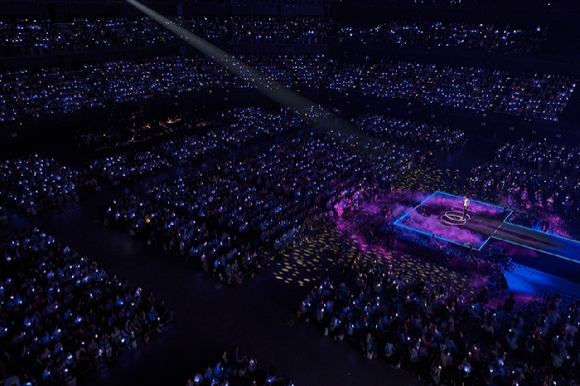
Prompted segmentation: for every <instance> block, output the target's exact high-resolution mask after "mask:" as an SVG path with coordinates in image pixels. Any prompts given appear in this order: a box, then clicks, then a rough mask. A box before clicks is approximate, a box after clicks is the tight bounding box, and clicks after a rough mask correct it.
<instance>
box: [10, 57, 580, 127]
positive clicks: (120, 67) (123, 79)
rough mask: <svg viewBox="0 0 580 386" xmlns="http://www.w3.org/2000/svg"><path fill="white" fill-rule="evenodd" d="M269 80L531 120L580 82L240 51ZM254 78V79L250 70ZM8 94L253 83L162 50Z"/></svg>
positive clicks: (57, 99) (22, 73) (558, 107)
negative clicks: (148, 56)
mask: <svg viewBox="0 0 580 386" xmlns="http://www.w3.org/2000/svg"><path fill="white" fill-rule="evenodd" d="M239 58H240V59H242V60H246V61H247V62H248V63H249V64H250V65H251V66H253V67H255V68H256V69H257V70H258V71H261V72H263V73H264V74H265V75H266V77H267V78H268V79H272V80H276V81H278V82H279V83H281V84H282V85H284V86H285V87H289V88H294V89H298V90H300V89H302V88H306V87H311V88H315V89H328V90H332V91H336V92H340V93H347V94H348V93H353V94H362V95H367V96H372V97H377V98H393V99H403V100H409V101H417V102H419V103H422V104H425V105H433V104H434V105H441V106H450V107H455V108H460V109H467V110H475V111H479V112H497V113H505V114H510V115H516V116H523V117H525V118H527V119H532V118H533V119H544V120H552V121H557V120H558V119H559V116H560V115H561V113H562V112H563V110H564V108H565V107H566V104H567V102H568V100H569V99H570V97H571V95H572V93H573V91H574V88H575V86H576V83H575V82H576V81H575V80H574V79H572V78H570V77H563V76H554V75H544V76H539V75H536V74H532V75H525V74H523V75H521V76H518V77H516V78H513V79H512V78H510V77H509V74H508V73H507V72H506V71H499V70H493V71H492V70H484V69H478V68H473V67H450V66H443V67H440V66H436V65H434V64H424V63H415V62H403V61H390V60H388V61H380V62H378V63H374V64H363V63H358V64H351V63H347V62H339V61H334V60H329V59H328V58H327V57H326V56H324V55H305V56H295V55H293V56H289V55H259V56H258V55H248V56H244V55H240V57H239ZM245 77H246V78H251V77H252V74H250V73H248V74H247V76H245ZM0 80H1V81H2V86H3V87H2V91H3V92H4V93H5V96H4V97H2V99H4V100H5V103H4V104H3V105H0V111H3V113H0V119H2V117H4V118H3V119H5V120H8V119H12V118H14V117H17V116H19V111H18V110H16V114H15V113H14V106H13V105H12V104H9V103H7V102H8V101H6V97H7V95H9V96H10V97H11V98H12V101H13V102H14V104H15V105H16V106H17V107H18V108H19V109H20V111H22V112H23V113H21V114H20V116H23V115H31V116H39V115H41V114H50V113H58V112H64V113H66V112H72V111H75V110H78V109H81V108H85V107H100V106H105V104H107V103H111V102H114V103H123V102H126V101H140V100H144V99H149V98H153V97H155V96H159V95H175V94H179V93H184V92H199V91H202V90H212V89H228V90H229V89H250V88H253V86H252V85H251V84H250V83H249V82H248V80H247V79H244V78H242V77H236V76H234V75H232V74H231V73H230V72H228V71H227V70H226V69H225V68H224V67H222V66H220V65H218V64H217V63H215V62H213V61H212V60H210V59H208V58H205V57H196V58H193V59H188V58H184V57H182V56H170V57H156V58H151V59H147V60H144V61H143V62H142V63H137V62H130V61H126V60H121V61H112V62H104V63H93V64H86V65H84V68H83V71H80V72H67V73H64V72H61V71H60V70H59V69H58V68H53V69H50V70H48V69H44V70H40V71H37V72H33V71H29V70H19V71H15V72H10V71H7V72H5V73H4V74H0Z"/></svg>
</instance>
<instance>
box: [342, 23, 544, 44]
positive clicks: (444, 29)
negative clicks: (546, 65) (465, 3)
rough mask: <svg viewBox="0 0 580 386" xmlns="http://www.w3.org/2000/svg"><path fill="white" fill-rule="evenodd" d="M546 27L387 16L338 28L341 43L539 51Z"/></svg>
mask: <svg viewBox="0 0 580 386" xmlns="http://www.w3.org/2000/svg"><path fill="white" fill-rule="evenodd" d="M547 37H548V27H543V28H542V27H540V26H538V27H537V28H536V29H533V30H521V29H517V30H516V29H513V28H511V27H510V25H509V24H508V25H506V26H505V27H503V28H499V29H498V28H497V27H495V26H494V25H493V24H471V23H442V22H440V21H437V22H415V21H406V22H405V21H403V22H401V21H397V20H387V21H385V22H384V23H381V24H378V25H375V26H372V27H366V28H363V27H351V26H345V27H341V28H339V30H338V40H339V42H340V43H341V44H391V45H396V46H414V45H417V46H423V47H429V48H445V47H457V48H462V49H484V50H489V51H492V50H493V51H496V50H497V51H524V52H535V51H539V50H540V48H541V46H542V45H543V44H544V43H545V42H546V40H547Z"/></svg>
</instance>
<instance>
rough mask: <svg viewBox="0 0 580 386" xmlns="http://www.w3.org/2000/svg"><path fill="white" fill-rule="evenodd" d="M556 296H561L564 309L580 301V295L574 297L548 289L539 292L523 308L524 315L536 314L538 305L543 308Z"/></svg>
mask: <svg viewBox="0 0 580 386" xmlns="http://www.w3.org/2000/svg"><path fill="white" fill-rule="evenodd" d="M556 294H559V295H560V299H562V304H561V307H562V308H567V307H568V306H569V305H570V304H571V303H572V302H577V301H579V300H580V296H579V295H572V294H569V293H566V292H562V291H558V290H557V289H555V288H550V287H546V288H544V289H543V290H541V291H540V292H538V293H537V294H536V295H535V296H534V297H533V298H531V299H530V300H529V301H528V302H527V303H526V304H525V305H524V306H523V307H522V311H524V313H529V312H535V311H536V307H537V306H538V305H541V306H542V307H543V306H545V305H546V303H547V302H548V300H549V299H550V298H553V297H555V296H556Z"/></svg>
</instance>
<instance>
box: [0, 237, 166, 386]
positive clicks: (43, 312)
mask: <svg viewBox="0 0 580 386" xmlns="http://www.w3.org/2000/svg"><path fill="white" fill-rule="evenodd" d="M0 254H1V255H2V259H1V262H0V265H1V268H2V269H1V270H0V300H1V302H2V310H1V314H0V340H1V341H2V344H3V347H4V348H6V349H8V350H10V353H11V355H12V356H13V357H15V358H18V360H19V361H20V363H21V364H23V365H24V366H26V368H27V369H29V370H30V371H32V373H33V374H35V376H36V377H37V378H38V379H41V380H42V381H43V383H45V384H62V383H64V382H65V380H67V378H69V377H74V376H75V375H78V374H79V373H81V372H83V371H84V370H87V369H88V368H90V367H91V366H95V365H97V364H98V363H100V362H105V361H108V360H110V359H111V358H112V356H113V355H117V354H118V353H120V352H122V351H124V350H128V349H131V348H136V347H137V340H139V339H144V341H147V340H148V338H147V336H148V335H149V334H150V333H151V332H152V331H155V330H158V329H159V328H160V327H162V326H163V324H164V323H167V322H169V321H170V320H171V319H172V317H173V316H172V312H170V310H169V309H168V308H167V306H166V305H165V303H164V302H163V300H161V299H159V300H158V299H155V297H154V296H153V294H152V293H148V294H146V293H144V292H143V290H142V289H141V288H139V287H134V286H130V285H129V284H128V282H127V280H126V279H119V278H117V277H116V275H111V274H107V272H105V270H104V269H102V268H99V266H98V265H97V263H96V262H95V261H91V260H89V259H88V258H87V257H86V256H82V255H80V254H78V253H77V252H75V251H74V250H72V249H71V248H69V247H68V246H66V245H63V244H61V243H59V242H58V240H55V239H54V237H52V236H50V235H47V234H45V233H44V232H42V231H39V230H38V229H36V228H35V229H32V230H23V231H19V232H18V233H16V234H12V235H7V236H6V238H5V239H4V240H3V241H2V243H1V244H0Z"/></svg>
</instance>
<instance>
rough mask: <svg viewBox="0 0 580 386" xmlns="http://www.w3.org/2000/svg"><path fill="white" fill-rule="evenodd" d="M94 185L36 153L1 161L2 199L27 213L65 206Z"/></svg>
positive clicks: (69, 169)
mask: <svg viewBox="0 0 580 386" xmlns="http://www.w3.org/2000/svg"><path fill="white" fill-rule="evenodd" d="M91 185H92V186H96V184H95V182H94V181H91V180H89V179H87V178H85V177H84V176H82V175H81V174H79V172H77V171H76V170H73V169H71V168H69V167H67V166H63V165H61V164H59V163H58V162H56V161H55V160H54V159H50V158H43V157H40V156H38V155H36V154H35V155H32V156H29V157H23V158H18V159H13V160H6V161H4V162H0V197H1V198H2V199H3V200H6V201H7V202H8V203H10V204H12V205H15V206H17V207H19V208H21V209H23V210H26V211H28V212H34V211H37V210H40V209H42V208H44V207H52V206H59V205H62V204H63V203H64V202H65V201H67V200H69V201H70V200H72V199H74V198H75V197H76V196H78V195H79V194H81V193H82V192H83V191H84V189H87V188H89V187H90V186H91Z"/></svg>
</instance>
